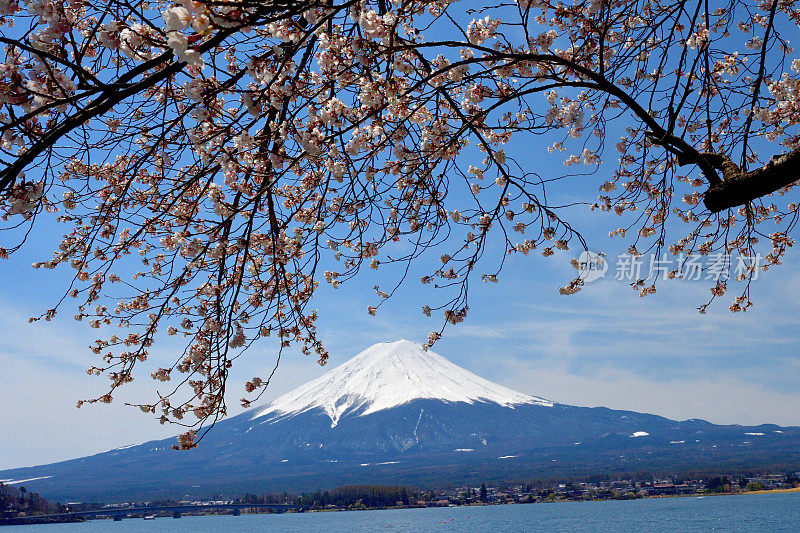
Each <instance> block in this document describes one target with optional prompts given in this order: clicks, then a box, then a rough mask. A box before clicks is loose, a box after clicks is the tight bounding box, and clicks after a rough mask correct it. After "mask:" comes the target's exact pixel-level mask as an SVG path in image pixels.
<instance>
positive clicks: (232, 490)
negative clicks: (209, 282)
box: [0, 341, 800, 502]
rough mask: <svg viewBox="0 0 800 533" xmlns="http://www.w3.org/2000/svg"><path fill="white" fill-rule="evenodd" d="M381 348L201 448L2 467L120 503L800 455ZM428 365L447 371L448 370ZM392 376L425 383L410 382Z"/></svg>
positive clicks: (404, 344) (764, 462)
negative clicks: (545, 394) (532, 391)
mask: <svg viewBox="0 0 800 533" xmlns="http://www.w3.org/2000/svg"><path fill="white" fill-rule="evenodd" d="M376 346H377V347H371V348H368V349H367V350H365V351H364V352H362V353H361V354H359V356H362V357H359V356H356V357H354V358H352V359H351V360H350V361H348V362H346V363H345V364H344V365H341V366H339V367H337V368H335V369H333V370H331V371H330V372H328V373H326V374H325V375H323V376H322V377H321V378H318V379H317V380H314V381H311V382H309V383H307V384H306V385H303V386H302V387H299V388H298V389H295V391H292V392H290V393H287V395H284V396H282V397H279V398H276V400H275V401H273V402H272V403H270V404H269V405H268V406H266V407H260V408H254V409H252V410H249V411H247V412H245V413H242V414H240V415H237V416H234V417H231V418H229V419H227V420H224V421H221V422H219V423H217V425H216V426H215V427H214V430H213V431H211V432H210V433H208V435H206V437H205V438H204V439H203V440H202V441H201V443H200V446H199V447H198V448H195V449H193V450H190V451H185V452H176V451H172V450H171V446H172V444H173V442H174V440H173V439H164V440H157V441H149V442H146V443H143V444H139V445H133V446H124V447H120V448H117V449H114V450H109V451H108V452H104V453H100V454H96V455H93V456H89V457H81V458H76V459H72V460H69V461H62V462H59V463H53V464H49V465H40V466H35V467H28V468H17V469H11V470H5V471H0V479H5V480H11V482H20V481H21V480H25V487H26V488H27V489H29V490H35V491H37V492H39V493H40V494H42V495H43V496H45V497H47V498H49V499H51V500H54V501H55V500H59V499H61V500H62V501H76V500H80V501H104V502H111V501H136V500H139V501H141V500H149V499H164V498H179V499H183V498H194V497H198V498H203V497H209V495H213V494H225V495H228V496H233V495H240V494H243V493H246V492H249V493H258V492H265V491H273V492H281V491H296V492H304V491H313V490H319V489H331V488H335V487H337V486H341V485H345V484H365V483H366V484H369V483H375V484H398V483H399V484H408V485H415V486H418V487H420V488H432V487H436V486H442V485H443V484H449V483H452V484H465V483H467V484H469V483H473V484H475V483H477V484H480V483H482V482H492V481H507V480H509V479H514V480H528V481H530V480H532V479H536V478H542V477H549V476H576V475H595V474H612V475H613V474H615V473H617V474H621V473H630V472H642V471H651V472H654V473H655V472H658V473H665V474H674V473H677V472H685V471H696V470H702V469H712V468H713V469H715V470H716V471H720V470H719V469H729V470H728V471H732V470H737V469H738V470H751V469H754V468H759V469H777V470H782V469H787V468H792V469H794V470H797V468H798V465H800V427H780V426H776V425H768V424H764V425H760V426H749V427H748V426H739V425H716V424H712V423H710V422H706V421H703V420H698V419H689V420H685V421H675V420H670V419H668V418H664V417H661V416H657V415H651V414H647V413H636V412H633V411H621V410H614V409H608V408H605V407H592V408H589V407H575V406H570V405H565V404H559V403H554V402H549V401H547V400H543V399H541V398H537V397H535V396H529V395H524V394H522V393H518V392H515V391H512V390H511V389H507V388H505V387H501V386H500V385H497V384H494V383H491V382H489V381H487V380H484V379H483V378H480V377H479V376H475V375H474V374H472V373H470V372H468V371H466V370H464V369H460V368H459V367H457V366H456V365H454V364H452V363H450V362H449V361H447V360H446V359H444V358H443V357H441V356H439V355H438V354H435V353H432V354H431V353H429V352H425V353H419V352H417V350H419V347H418V346H417V345H412V343H409V342H408V341H398V342H396V343H384V344H380V345H376ZM372 348H374V349H375V350H373V351H370V350H371V349H372ZM420 352H421V350H420ZM365 353H366V354H365ZM392 361H394V362H392ZM443 361H444V362H443ZM348 365H349V366H348ZM376 365H377V366H376ZM430 365H433V366H432V368H444V369H446V371H445V372H444V373H443V375H444V377H442V378H441V379H437V378H436V377H435V376H437V374H436V373H435V372H434V373H433V374H431V372H429V371H430V370H431V368H430ZM451 365H452V366H451ZM392 368H393V369H394V370H392ZM378 370H380V371H381V375H380V376H377V375H376V374H375V373H374V372H377V371H378ZM373 371H374V372H373ZM395 372H399V373H400V374H401V375H402V374H411V375H415V374H416V375H417V377H418V378H419V379H418V380H417V381H415V382H414V385H413V386H411V385H410V383H411V382H412V381H413V380H411V379H410V378H409V380H405V381H404V380H402V379H400V381H399V382H398V379H399V378H398V377H397V375H395ZM440 374H441V373H440ZM432 375H433V376H434V378H431V376H432ZM325 376H328V378H326V379H327V381H326V380H325V379H322V378H325ZM331 376H332V378H331ZM320 380H321V381H320ZM398 383H399V384H398ZM441 383H444V384H448V385H447V386H440V384H441ZM337 387H340V388H337ZM359 387H361V388H362V389H363V390H358V388H359ZM370 387H372V388H370ZM432 389H433V390H432ZM298 391H300V392H298ZM396 392H400V393H402V394H395V393H396ZM293 393H294V394H293ZM481 394H483V396H481ZM426 396H434V397H433V398H431V397H426ZM487 396H488V398H487ZM488 399H494V400H497V401H487V400H488ZM339 400H341V402H340V403H339V405H338V406H337V402H339ZM517 402H521V403H517ZM331 408H334V410H333V411H331ZM336 409H338V411H337V410H336ZM258 415H261V416H258Z"/></svg>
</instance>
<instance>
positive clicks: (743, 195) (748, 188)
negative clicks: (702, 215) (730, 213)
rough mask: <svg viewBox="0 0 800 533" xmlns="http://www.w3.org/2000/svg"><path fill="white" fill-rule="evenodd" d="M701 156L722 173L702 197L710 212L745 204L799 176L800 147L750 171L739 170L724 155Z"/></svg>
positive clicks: (799, 177) (793, 180)
mask: <svg viewBox="0 0 800 533" xmlns="http://www.w3.org/2000/svg"><path fill="white" fill-rule="evenodd" d="M702 155H703V156H706V158H707V159H708V161H709V163H711V164H712V165H713V166H714V167H715V168H717V169H719V170H721V171H722V175H723V179H722V181H721V182H718V183H717V184H714V185H712V186H711V187H710V188H709V189H708V191H706V194H705V197H704V198H703V203H704V204H705V206H706V208H707V209H708V210H709V211H711V212H712V213H719V212H720V211H724V210H725V209H730V208H732V207H737V206H740V205H744V204H746V203H747V202H751V201H753V200H755V199H756V198H761V197H762V196H766V195H767V194H771V193H773V192H775V191H777V190H779V189H781V188H783V187H786V186H787V185H791V184H792V183H794V182H795V181H797V180H798V179H800V150H794V151H792V152H789V153H786V154H781V155H778V156H775V157H773V158H772V160H771V161H770V162H769V163H767V164H766V165H764V166H763V167H761V168H757V169H755V170H751V171H750V172H742V171H741V170H739V168H738V167H737V166H736V165H735V164H734V163H733V162H732V161H731V160H730V158H728V157H727V156H722V155H718V154H702Z"/></svg>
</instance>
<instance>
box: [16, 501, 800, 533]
mask: <svg viewBox="0 0 800 533" xmlns="http://www.w3.org/2000/svg"><path fill="white" fill-rule="evenodd" d="M16 531H25V532H27V533H38V532H42V533H44V532H49V533H94V532H98V531H103V532H109V531H110V532H119V533H128V532H130V533H151V532H161V531H169V532H171V533H172V532H174V533H184V532H185V533H228V532H231V533H236V532H243V533H244V532H247V533H252V532H254V531H276V532H290V533H291V532H303V533H308V532H315V531H321V532H325V533H361V532H364V531H390V532H393V531H398V532H426V531H488V532H492V533H498V532H504V531H545V532H551V531H726V532H727V531H742V532H745V531H746V532H755V531H769V532H779V531H787V532H788V531H791V532H797V531H800V493H797V492H795V493H786V494H752V495H742V496H709V497H705V498H694V497H687V498H659V499H648V500H633V501H604V502H574V503H573V502H570V503H537V504H528V505H489V506H482V507H443V508H430V509H392V510H385V511H347V512H331V513H287V514H271V515H242V516H197V517H191V516H187V517H183V518H180V519H177V520H176V519H173V518H158V519H156V520H150V521H145V520H142V519H126V520H123V521H122V522H112V521H110V520H96V521H91V522H86V523H82V524H49V525H35V526H8V527H5V528H3V529H2V533H11V532H16Z"/></svg>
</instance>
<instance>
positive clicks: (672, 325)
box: [0, 124, 800, 469]
mask: <svg viewBox="0 0 800 533" xmlns="http://www.w3.org/2000/svg"><path fill="white" fill-rule="evenodd" d="M619 126H624V124H621V125H619ZM620 129H621V128H620ZM531 141H532V139H531V138H526V139H523V140H522V141H520V143H519V144H516V150H514V145H512V146H510V147H507V151H509V153H516V154H519V153H520V152H524V153H525V156H524V157H523V158H522V159H521V160H520V163H521V164H523V165H525V166H526V167H527V168H536V170H537V171H538V172H539V173H540V174H542V175H543V176H545V177H550V176H553V175H558V174H560V173H562V172H563V170H564V167H563V166H561V162H562V161H563V159H564V158H565V154H558V155H557V156H555V157H553V158H552V159H548V158H547V157H546V154H547V152H546V146H548V145H549V144H551V143H552V141H553V139H552V138H547V139H534V140H533V142H531ZM615 142H616V139H611V138H610V139H608V140H607V142H606V144H607V145H608V146H612V147H613V144H614V143H615ZM768 153H772V152H771V151H769V152H768ZM604 156H605V157H606V158H607V159H608V161H607V163H606V166H604V167H602V168H601V169H600V172H598V173H597V174H596V175H593V176H590V177H577V178H574V179H571V180H569V181H566V182H564V183H561V184H558V185H556V187H555V190H553V191H551V192H554V193H555V194H557V195H558V199H559V200H561V201H563V202H564V203H567V202H570V201H574V200H576V199H579V200H581V201H584V202H586V201H592V200H593V199H594V198H595V197H596V194H597V193H596V191H597V188H596V187H597V185H598V184H599V183H602V181H605V179H606V178H605V176H608V175H609V173H610V169H611V166H610V165H613V164H614V163H615V162H616V161H615V157H616V153H615V152H614V150H613V148H611V149H610V150H609V151H608V152H607V153H606V154H604ZM478 160H479V158H478ZM467 164H469V162H467ZM554 202H555V203H557V201H556V200H554ZM570 221H571V222H572V223H573V224H574V225H575V226H576V228H577V229H578V230H579V231H581V232H582V233H583V234H584V236H585V237H586V238H587V241H588V243H589V246H590V248H591V249H592V250H595V251H606V252H608V253H609V257H613V256H614V255H615V254H616V253H618V252H619V251H620V250H621V249H623V248H624V246H626V245H627V244H626V245H623V243H622V242H611V241H610V240H609V238H608V237H607V232H608V230H609V229H612V228H614V227H616V225H613V222H614V221H612V220H610V217H609V216H608V215H600V214H596V213H595V214H592V213H589V211H588V208H586V206H577V207H575V208H573V209H572V211H571V217H570ZM58 231H59V228H55V227H54V226H52V225H50V224H49V223H48V224H44V225H42V226H40V227H38V228H37V231H36V232H35V233H34V235H33V236H32V238H31V239H30V242H29V243H28V244H29V246H28V247H27V248H25V249H24V250H22V252H21V253H19V254H17V255H15V256H14V257H13V258H12V259H11V260H9V261H2V262H0V279H2V280H3V283H2V284H0V306H2V309H3V312H2V313H0V339H2V341H0V368H2V372H0V405H2V409H0V428H2V431H0V469H2V468H11V467H17V466H26V465H33V464H41V463H45V462H51V461H57V460H63V459H69V458H73V457H77V456H82V455H87V454H91V453H96V452H100V451H105V450H108V449H110V448H114V447H118V446H123V445H127V444H132V443H137V442H142V441H146V440H151V439H155V438H162V437H167V436H170V435H173V434H175V433H177V432H178V428H175V427H169V426H167V427H162V426H160V425H159V424H158V423H157V422H156V421H155V420H153V419H152V418H151V417H150V416H147V415H144V414H142V413H141V412H140V411H139V410H138V409H134V408H127V407H125V406H124V405H122V404H123V402H124V401H126V400H130V401H136V400H149V399H150V398H151V397H152V393H153V390H154V386H155V385H154V382H152V381H151V380H150V379H149V377H148V376H149V372H150V371H151V370H152V369H154V368H155V367H156V366H157V363H158V361H159V359H161V358H165V359H171V354H172V353H174V350H176V349H178V346H177V345H172V344H166V343H164V344H160V345H158V346H157V347H156V348H155V350H154V353H153V355H152V357H151V360H150V361H148V364H150V365H151V366H148V367H146V368H145V367H143V368H141V369H140V370H142V372H141V373H140V375H139V379H137V380H136V381H135V382H134V383H132V384H130V385H129V386H127V389H126V392H125V393H123V394H122V395H120V396H119V397H118V398H117V401H116V402H115V403H114V404H112V405H110V406H105V405H103V406H89V407H84V408H83V409H80V410H78V409H76V408H75V403H76V402H77V401H78V400H80V399H85V398H88V397H92V396H94V395H96V394H98V393H102V392H104V389H103V387H104V385H105V378H99V377H91V376H88V375H87V374H86V373H85V370H86V368H88V367H89V366H91V365H92V364H93V363H94V362H95V361H94V359H93V356H92V355H91V353H90V351H89V349H88V346H89V344H91V342H92V341H93V340H94V339H95V336H96V333H97V332H96V330H92V329H89V328H88V327H87V325H86V324H85V323H77V322H74V321H72V320H71V318H70V317H71V316H72V314H73V312H72V311H73V310H72V309H70V308H69V307H66V308H65V309H64V310H63V311H62V312H61V314H60V315H59V316H58V317H57V318H56V319H55V320H53V321H52V322H49V323H45V322H40V323H37V324H29V323H28V317H29V316H32V315H38V314H40V313H41V312H42V311H44V310H46V309H48V308H49V307H52V305H53V304H54V303H55V302H56V301H57V300H58V298H59V297H60V295H61V294H62V293H63V291H64V290H65V287H66V282H67V278H66V275H67V274H68V273H67V272H65V271H45V270H33V269H31V268H30V264H31V263H32V262H33V261H36V260H43V259H46V258H48V257H49V256H50V255H51V253H52V249H53V246H54V245H55V243H56V242H57V240H58ZM446 251H450V250H446ZM577 253H578V252H577V251H574V250H572V251H570V252H567V253H560V254H558V255H557V256H555V257H553V258H549V259H545V258H542V257H541V255H539V254H538V253H533V254H531V255H530V256H528V257H522V256H511V257H509V258H507V263H506V269H505V271H504V273H503V275H502V276H501V277H500V282H499V283H498V284H483V283H481V282H480V281H479V280H478V279H477V278H476V279H475V281H474V282H473V283H472V285H471V295H470V307H471V311H470V315H469V316H468V318H467V320H466V322H465V323H463V324H461V325H459V326H451V327H449V328H448V329H447V330H446V332H445V336H444V338H443V339H442V340H441V341H440V342H439V343H438V344H437V345H436V347H435V351H437V352H438V353H440V354H442V355H444V356H445V357H447V358H449V359H450V360H452V361H453V362H455V363H456V364H459V365H461V366H463V367H465V368H467V369H468V370H471V371H473V372H475V373H477V374H479V375H481V376H483V377H486V378H488V379H491V380H493V381H496V382H498V383H501V384H503V385H506V386H509V387H511V388H514V389H516V390H519V391H522V392H526V393H530V394H533V395H537V396H542V397H545V398H548V399H550V400H553V401H557V402H562V403H568V404H574V405H583V406H598V405H604V406H608V407H613V408H619V409H630V410H636V411H644V412H650V413H655V414H659V415H663V416H668V417H671V418H676V419H686V418H704V419H707V420H710V421H712V422H717V423H741V424H759V423H765V422H773V423H779V424H784V425H800V410H798V409H797V406H798V405H800V355H798V350H797V348H796V345H797V340H798V331H800V312H799V311H800V302H798V299H797V297H796V295H798V294H800V277H798V276H797V273H796V265H797V264H798V256H797V253H796V252H790V254H789V255H788V257H787V258H786V260H785V261H784V263H785V264H784V265H783V266H782V267H780V268H778V269H774V270H772V271H770V272H768V273H766V274H762V275H761V277H760V278H759V279H758V280H757V281H755V282H754V283H753V286H752V297H753V300H754V301H755V306H754V307H753V308H752V309H750V310H749V311H748V312H747V313H740V314H735V315H734V314H732V313H730V312H729V311H728V310H727V306H728V305H729V304H730V297H729V296H726V297H725V298H723V299H722V301H720V302H719V303H717V304H716V305H714V306H713V307H712V308H710V310H709V313H708V314H706V315H700V314H699V313H698V312H697V310H696V307H697V306H698V305H701V304H703V303H705V301H706V300H707V299H708V296H709V287H710V285H711V284H710V283H709V282H703V281H671V282H662V283H660V285H659V290H658V292H657V293H656V294H655V295H652V296H648V297H646V298H640V297H639V296H638V295H637V294H636V293H635V292H634V291H632V290H631V289H630V287H628V285H627V283H626V282H624V281H617V280H614V279H613V278H614V266H613V265H612V268H611V269H610V270H609V272H608V273H607V276H606V278H605V279H602V280H598V281H596V282H593V283H591V284H588V285H587V286H586V287H585V288H584V289H583V291H581V292H580V293H578V294H577V295H574V296H568V297H567V296H560V295H559V294H558V287H560V286H563V285H564V284H565V283H566V282H567V281H568V280H569V279H570V278H571V277H572V276H573V275H574V271H573V270H572V268H571V267H570V265H569V260H570V259H571V258H572V257H574V256H576V255H577ZM438 257H439V254H438V253H437V251H435V250H434V251H432V253H431V254H429V256H428V257H427V259H426V260H427V261H428V263H427V264H428V265H430V264H432V263H435V262H436V261H437V259H438ZM489 260H490V261H491V260H495V261H496V260H497V254H496V252H495V254H490V257H489ZM490 270H491V268H488V267H487V269H486V271H490ZM420 271H422V270H420ZM409 279H410V281H409V282H408V283H407V284H406V285H405V288H404V289H403V290H401V291H399V292H398V293H397V294H396V295H395V296H394V298H393V299H392V300H390V301H389V302H388V303H387V305H384V306H383V307H382V308H381V309H380V310H379V311H378V314H377V316H375V317H370V316H368V314H367V312H366V310H367V306H369V305H374V304H375V303H376V299H375V294H374V291H373V289H372V288H373V286H374V285H375V284H380V285H381V286H382V287H385V286H388V278H387V274H386V273H384V272H383V271H380V272H377V273H376V272H374V271H372V270H369V269H367V270H365V271H364V272H363V273H362V274H361V275H360V276H359V277H357V278H356V279H355V280H353V281H350V282H348V283H347V284H345V285H343V286H342V288H340V289H339V290H338V291H334V290H333V289H331V288H329V287H326V286H322V287H321V289H320V291H319V294H318V297H317V300H316V305H317V307H318V308H319V310H320V315H321V322H320V333H321V336H322V338H324V339H325V341H326V342H327V345H328V348H329V349H330V351H331V359H330V363H329V364H330V365H332V366H336V365H338V364H340V363H342V362H344V361H346V360H347V359H348V358H350V357H352V356H353V355H355V354H356V353H358V352H359V351H361V350H363V349H364V348H366V347H368V346H369V345H371V344H373V343H376V342H382V341H391V340H396V339H399V338H406V339H409V340H413V341H418V342H420V343H422V342H423V341H424V339H425V337H426V336H427V334H428V332H429V331H431V330H436V329H438V328H439V326H440V322H439V319H438V318H433V319H428V318H425V317H424V316H423V315H422V314H421V313H420V308H421V305H422V304H423V303H429V302H431V301H435V297H431V293H430V286H422V285H420V284H419V283H418V281H416V280H418V279H419V276H418V275H417V276H414V275H412V276H410V277H409ZM734 285H735V284H734ZM732 292H733V291H731V292H730V293H729V295H730V294H732ZM275 348H276V347H275V345H274V344H270V343H269V342H265V343H261V344H258V345H256V346H254V347H253V348H251V350H250V351H249V352H248V353H247V354H246V356H245V357H243V358H241V359H240V360H239V361H237V365H236V366H235V367H234V369H233V373H232V376H231V383H232V385H233V386H232V387H229V389H230V390H231V393H230V398H229V404H230V406H231V412H232V413H233V414H235V413H237V412H239V411H241V409H240V408H238V407H237V404H238V402H237V398H239V397H241V396H242V388H241V385H242V384H243V383H244V381H245V380H247V379H250V378H251V377H253V376H255V375H261V376H263V375H265V374H268V373H269V370H270V369H271V367H272V365H273V364H274V360H275ZM325 370H326V369H325V368H321V367H319V366H318V365H316V363H315V361H314V358H311V357H308V358H306V357H303V356H301V355H299V354H297V353H295V352H290V353H288V354H287V355H286V356H285V357H284V359H283V363H282V364H281V366H280V368H279V369H278V371H277V373H276V377H275V380H274V383H273V384H272V385H271V386H270V389H269V390H268V391H267V393H266V395H265V397H264V401H268V400H269V399H270V398H273V397H275V396H277V395H279V394H281V393H283V392H287V391H288V390H290V389H292V388H294V387H296V386H298V385H301V384H303V383H305V382H306V381H308V380H310V379H313V378H314V377H316V376H318V375H320V374H321V373H323V372H324V371H325Z"/></svg>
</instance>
